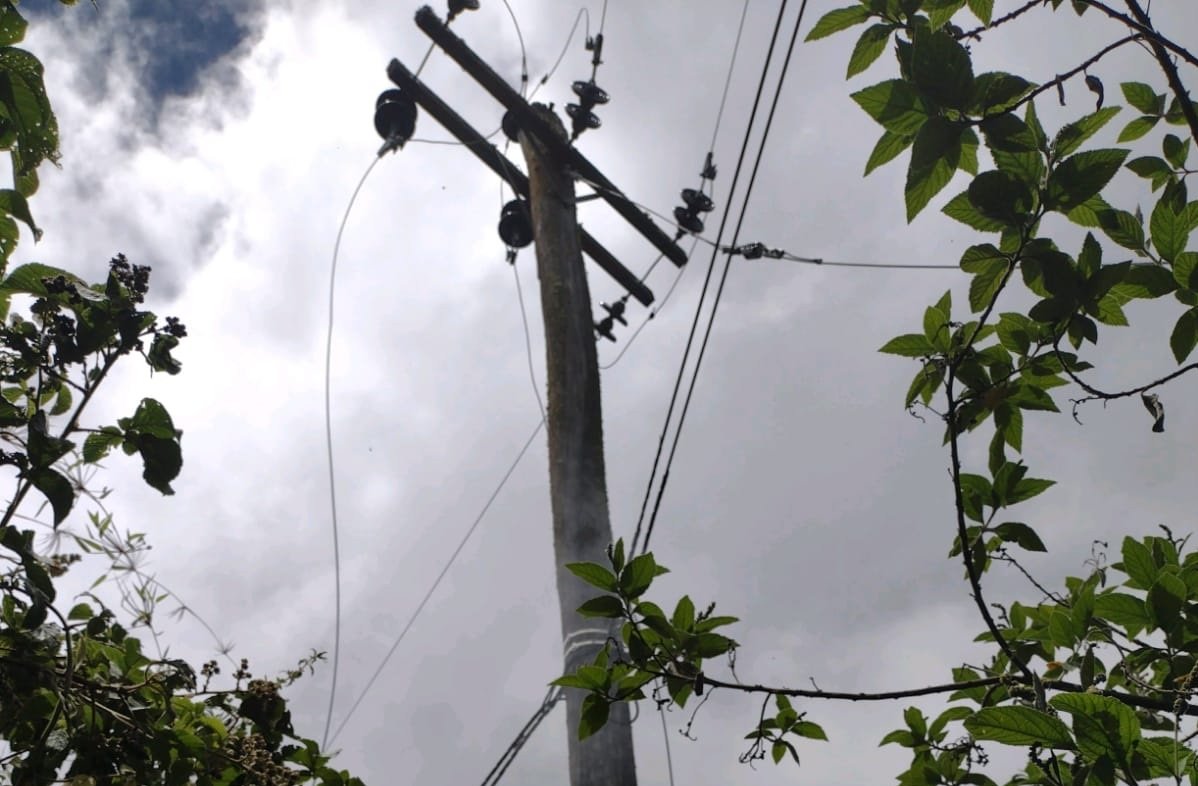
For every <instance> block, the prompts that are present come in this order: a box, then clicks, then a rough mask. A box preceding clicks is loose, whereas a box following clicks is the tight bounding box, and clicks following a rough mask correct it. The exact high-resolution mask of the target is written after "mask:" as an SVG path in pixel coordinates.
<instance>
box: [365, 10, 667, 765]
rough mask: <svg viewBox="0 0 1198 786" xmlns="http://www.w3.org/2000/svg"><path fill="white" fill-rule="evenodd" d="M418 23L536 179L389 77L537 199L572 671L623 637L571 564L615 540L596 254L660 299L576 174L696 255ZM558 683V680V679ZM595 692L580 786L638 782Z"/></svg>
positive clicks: (574, 743) (441, 27) (561, 132)
mask: <svg viewBox="0 0 1198 786" xmlns="http://www.w3.org/2000/svg"><path fill="white" fill-rule="evenodd" d="M416 25H417V26H418V27H419V28H420V29H421V30H422V31H424V33H425V34H426V35H428V36H429V38H431V39H432V40H433V42H434V43H435V44H436V45H437V46H438V47H440V48H441V49H442V51H444V52H445V54H447V55H449V57H450V58H452V59H453V60H454V61H455V62H457V63H458V65H460V66H461V67H462V68H463V69H465V71H466V72H467V73H469V74H470V76H471V77H473V78H474V79H475V81H477V82H478V83H479V84H480V85H481V86H482V87H483V88H485V89H486V91H487V92H489V93H490V94H491V95H492V96H493V97H494V98H495V99H496V100H497V101H498V102H499V103H500V104H502V105H503V106H504V107H505V108H506V109H507V110H508V111H509V112H511V113H512V115H513V117H514V118H515V123H516V125H517V126H518V127H519V129H520V132H519V139H520V144H521V147H522V148H523V150H524V157H525V160H526V161H527V164H528V176H527V177H525V176H524V175H523V174H522V173H520V172H519V171H518V170H517V168H516V166H515V165H514V164H513V163H512V162H510V161H508V159H507V158H506V157H505V156H504V155H503V154H502V153H500V152H499V151H498V150H497V149H496V148H495V147H494V145H492V144H491V143H490V142H488V141H487V140H486V139H484V138H483V137H482V136H481V135H480V134H479V133H478V131H477V130H475V129H474V128H473V127H471V126H470V125H469V124H468V123H467V122H466V121H465V120H464V119H463V118H462V117H461V116H460V115H458V113H457V112H455V111H454V110H453V109H452V108H450V107H449V106H448V105H446V104H445V102H444V101H442V100H441V99H440V98H439V97H437V95H436V94H434V93H433V91H432V90H430V89H429V88H428V86H427V85H425V84H424V83H423V82H421V81H420V79H418V78H417V76H416V75H415V74H413V73H412V72H411V71H409V70H408V69H407V67H406V66H404V65H403V64H402V63H400V62H399V61H398V60H392V61H391V64H390V65H389V66H388V67H387V75H388V76H390V77H391V80H392V81H393V82H395V84H396V85H397V86H398V87H399V88H400V89H401V90H403V91H404V92H405V93H406V94H407V95H408V96H409V97H410V98H411V99H412V100H413V101H415V102H416V103H417V104H419V105H420V106H421V107H422V108H423V109H424V110H425V111H426V112H428V113H429V114H430V115H432V116H433V117H434V118H435V119H436V120H437V121H438V122H440V123H441V125H443V126H444V127H445V128H446V129H447V130H448V131H449V132H450V133H452V134H453V135H454V136H455V137H457V139H458V140H459V141H460V142H462V144H463V145H464V146H465V148H466V149H467V150H469V151H470V152H472V153H473V154H474V155H475V156H477V157H478V158H479V160H480V161H482V162H483V163H484V164H486V165H487V166H488V167H490V168H491V169H492V170H493V171H494V172H495V173H496V174H498V175H499V176H500V177H502V178H503V179H505V180H506V181H507V182H508V184H509V185H511V187H512V189H513V190H514V191H515V192H516V193H518V194H520V195H522V196H525V197H527V198H528V199H529V203H530V211H531V214H532V224H533V237H534V242H535V243H536V254H537V272H538V275H539V278H540V282H541V308H542V312H543V315H544V320H545V351H546V355H547V363H546V365H547V375H548V379H547V386H548V406H549V411H548V413H547V425H548V432H549V485H550V492H551V495H552V502H553V543H554V557H555V562H556V565H557V588H558V599H559V602H560V605H561V616H562V633H563V638H564V642H563V648H564V660H565V671H566V672H573V671H574V670H576V669H577V668H578V667H579V666H582V665H585V664H588V663H591V662H593V661H594V659H595V656H596V655H597V654H598V653H599V651H600V650H601V649H602V648H603V646H604V644H605V643H606V642H607V640H608V638H609V637H617V640H618V635H619V634H618V630H617V629H616V628H615V626H614V625H612V624H611V621H610V620H603V619H588V618H585V617H582V616H581V615H579V614H578V611H577V609H578V607H579V606H581V605H582V604H583V603H584V602H585V601H587V600H589V599H590V598H591V597H592V596H593V595H594V594H595V591H594V589H593V588H591V587H589V586H588V585H587V584H585V583H584V582H583V581H581V580H580V579H578V578H577V577H575V576H574V574H572V573H570V572H569V571H568V570H566V569H565V567H564V566H565V565H566V564H567V563H570V562H598V563H600V564H604V563H606V553H605V552H606V549H607V546H608V544H609V543H611V540H612V534H611V523H610V521H609V518H608V510H607V479H606V476H605V472H604V462H603V418H602V408H601V406H600V396H599V367H598V362H597V358H596V350H595V325H594V323H593V322H592V321H591V319H592V318H591V313H592V312H591V296H590V292H589V289H588V287H587V279H586V271H585V270H584V268H583V262H582V253H583V251H585V252H586V253H587V255H588V256H590V257H591V258H592V259H593V260H594V261H595V262H596V263H597V264H598V265H599V266H600V267H601V268H602V269H603V270H604V271H606V272H607V273H608V274H609V275H611V276H612V277H613V278H614V279H615V280H616V281H618V282H619V283H620V284H621V285H623V286H624V288H625V289H626V290H627V291H628V294H629V295H631V296H632V297H634V298H636V299H637V300H638V301H640V302H641V303H642V304H644V305H646V306H648V305H649V304H650V303H652V302H653V293H652V292H650V291H649V289H648V287H646V286H645V284H644V282H642V281H641V280H640V279H639V278H638V277H637V276H636V275H635V274H633V273H632V272H631V271H629V270H628V269H627V268H626V267H624V266H623V265H622V264H620V262H619V261H618V260H616V259H615V257H613V256H612V255H611V253H610V252H608V251H607V249H605V248H604V247H603V246H602V245H600V244H599V242H598V241H597V240H596V239H595V238H593V237H592V236H591V235H589V234H588V233H587V232H586V231H584V230H582V229H580V228H579V226H578V221H577V215H576V212H575V198H574V177H575V174H577V175H578V176H581V177H584V178H586V179H587V180H588V181H589V182H591V183H593V184H595V185H596V186H597V187H598V189H599V194H600V196H601V197H602V198H603V200H604V201H606V202H607V203H608V204H609V205H611V207H612V208H613V209H614V210H615V211H616V212H618V213H619V214H620V215H621V216H622V217H623V218H624V219H625V220H626V221H627V222H628V223H629V225H630V226H632V227H633V228H634V229H636V230H637V231H638V232H639V233H640V234H641V235H642V236H643V237H644V238H645V239H646V240H647V241H649V243H650V244H652V245H653V246H655V247H656V248H657V249H658V250H659V251H660V252H661V254H662V255H663V256H664V257H665V258H666V259H669V260H670V261H671V262H673V263H674V264H675V265H678V266H679V267H681V266H682V265H684V264H686V261H687V260H686V253H685V252H684V251H683V250H682V249H681V248H679V246H678V244H677V242H676V240H672V239H671V238H670V237H669V235H667V234H666V233H665V232H664V231H663V230H662V229H661V228H660V227H658V226H657V225H656V224H655V223H654V222H653V220H652V219H651V218H650V217H649V216H648V215H647V214H646V213H644V212H643V211H642V210H640V209H639V208H637V207H636V206H635V205H633V204H632V203H631V202H630V201H629V200H628V198H627V197H625V196H624V195H623V193H622V192H621V191H620V190H619V189H618V188H616V186H615V185H614V184H613V183H612V182H611V181H609V180H608V179H607V178H606V177H605V176H604V175H603V173H602V172H600V171H599V169H598V168H597V167H595V165H594V164H592V163H591V162H590V161H588V160H587V159H586V157H585V156H583V155H582V154H581V153H580V152H578V150H576V149H575V148H574V147H573V145H571V144H570V141H569V139H568V138H567V136H566V131H565V128H564V127H563V126H562V123H561V120H559V119H558V118H557V116H556V115H554V114H553V112H552V111H551V110H549V109H548V108H546V107H544V106H541V105H536V106H529V104H528V102H527V101H525V100H524V98H523V96H521V95H520V94H519V93H517V92H516V91H515V90H514V89H513V88H512V87H511V85H509V84H508V83H507V82H506V81H504V79H503V78H502V77H500V76H499V75H498V74H497V73H495V71H494V70H493V69H492V68H491V67H490V66H488V65H487V64H486V63H485V62H483V61H482V59H481V58H479V56H478V55H477V54H475V53H474V51H473V50H471V49H470V47H468V46H467V45H466V42H465V41H463V40H462V39H460V38H458V37H457V36H456V35H454V34H453V33H452V32H450V30H449V28H448V27H447V26H446V24H445V22H443V21H442V20H441V19H440V18H438V17H437V14H436V13H435V12H434V11H433V10H432V9H431V8H429V7H428V6H425V7H423V8H421V9H419V10H418V11H417V12H416ZM546 681H548V679H547V680H546ZM585 696H586V694H585V693H584V692H583V691H581V690H579V689H576V688H567V689H565V697H566V711H567V729H568V733H569V746H570V784H571V786H636V762H635V760H634V757H633V749H632V726H631V723H630V718H629V710H628V705H627V704H623V703H620V704H615V705H613V706H612V708H611V714H610V716H609V718H608V722H607V724H606V725H605V726H604V727H603V729H602V730H601V731H599V732H598V733H596V734H593V735H592V736H590V737H588V738H587V739H585V740H579V739H578V725H579V719H580V717H581V714H582V703H583V699H584V698H585Z"/></svg>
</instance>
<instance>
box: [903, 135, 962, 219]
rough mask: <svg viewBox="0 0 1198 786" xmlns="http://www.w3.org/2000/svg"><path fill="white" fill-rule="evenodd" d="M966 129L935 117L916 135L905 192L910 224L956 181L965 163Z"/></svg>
mask: <svg viewBox="0 0 1198 786" xmlns="http://www.w3.org/2000/svg"><path fill="white" fill-rule="evenodd" d="M963 129H964V127H963V126H961V125H960V124H957V123H952V122H949V121H948V120H945V119H943V118H940V117H933V118H931V119H929V120H928V122H926V123H924V125H923V127H922V128H920V129H919V133H918V134H916V135H915V142H914V144H913V145H912V146H911V163H910V165H909V166H908V168H907V184H906V188H905V189H904V196H905V197H906V202H907V221H908V222H910V221H912V220H914V218H915V216H917V215H919V213H920V211H921V210H923V209H924V208H925V207H926V206H927V204H928V202H930V201H931V199H932V197H934V196H936V194H938V193H939V192H940V190H941V189H943V188H944V187H945V186H946V185H948V182H949V181H950V180H952V177H953V173H954V172H956V171H957V166H958V164H959V163H960V160H961V133H962V131H963Z"/></svg>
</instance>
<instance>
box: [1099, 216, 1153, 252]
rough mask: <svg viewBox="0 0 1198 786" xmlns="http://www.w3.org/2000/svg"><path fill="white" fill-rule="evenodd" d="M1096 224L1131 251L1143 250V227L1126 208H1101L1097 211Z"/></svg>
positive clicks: (1108, 235)
mask: <svg viewBox="0 0 1198 786" xmlns="http://www.w3.org/2000/svg"><path fill="white" fill-rule="evenodd" d="M1098 225H1099V226H1100V227H1101V228H1102V231H1103V232H1104V233H1105V234H1106V236H1107V237H1109V238H1110V239H1111V240H1113V241H1115V242H1116V243H1118V244H1119V245H1121V246H1123V247H1124V248H1128V249H1131V250H1132V251H1138V252H1141V253H1142V252H1143V250H1144V240H1145V237H1144V227H1143V226H1142V225H1141V224H1140V222H1139V221H1137V220H1136V217H1135V216H1134V215H1132V214H1131V213H1129V212H1127V211H1126V210H1116V209H1111V210H1103V211H1101V212H1100V213H1098Z"/></svg>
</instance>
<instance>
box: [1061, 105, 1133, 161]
mask: <svg viewBox="0 0 1198 786" xmlns="http://www.w3.org/2000/svg"><path fill="white" fill-rule="evenodd" d="M1119 111H1120V107H1117V106H1107V107H1103V108H1102V109H1099V110H1098V111H1097V112H1092V113H1091V114H1088V115H1086V116H1085V117H1083V118H1081V119H1080V120H1076V121H1074V122H1072V123H1067V124H1065V125H1064V126H1062V127H1061V130H1060V131H1058V132H1057V135H1056V138H1055V139H1054V140H1053V142H1052V152H1053V155H1054V156H1055V157H1057V158H1060V157H1062V156H1067V155H1069V154H1070V153H1073V152H1074V151H1075V150H1077V149H1078V148H1079V147H1081V145H1082V143H1083V142H1085V141H1086V140H1087V139H1089V138H1090V137H1092V136H1094V134H1095V133H1097V132H1098V131H1099V130H1100V129H1101V128H1102V127H1103V126H1105V125H1106V124H1107V123H1109V122H1110V121H1111V119H1112V118H1113V117H1114V116H1115V115H1117V114H1119Z"/></svg>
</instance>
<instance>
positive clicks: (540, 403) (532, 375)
mask: <svg viewBox="0 0 1198 786" xmlns="http://www.w3.org/2000/svg"><path fill="white" fill-rule="evenodd" d="M512 275H513V276H514V277H515V278H516V297H517V299H519V301H520V321H521V322H522V323H523V325H524V349H525V354H527V356H528V378H529V380H530V381H531V382H532V392H533V395H534V396H536V397H537V408H538V409H539V410H540V411H541V420H544V419H545V401H544V399H542V398H541V387H540V385H538V384H537V373H536V371H535V370H534V366H533V361H532V335H531V334H530V333H529V330H528V311H527V310H526V309H525V308H524V288H523V287H521V286H520V271H519V270H518V269H517V268H516V263H515V262H514V261H513V262H512Z"/></svg>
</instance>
